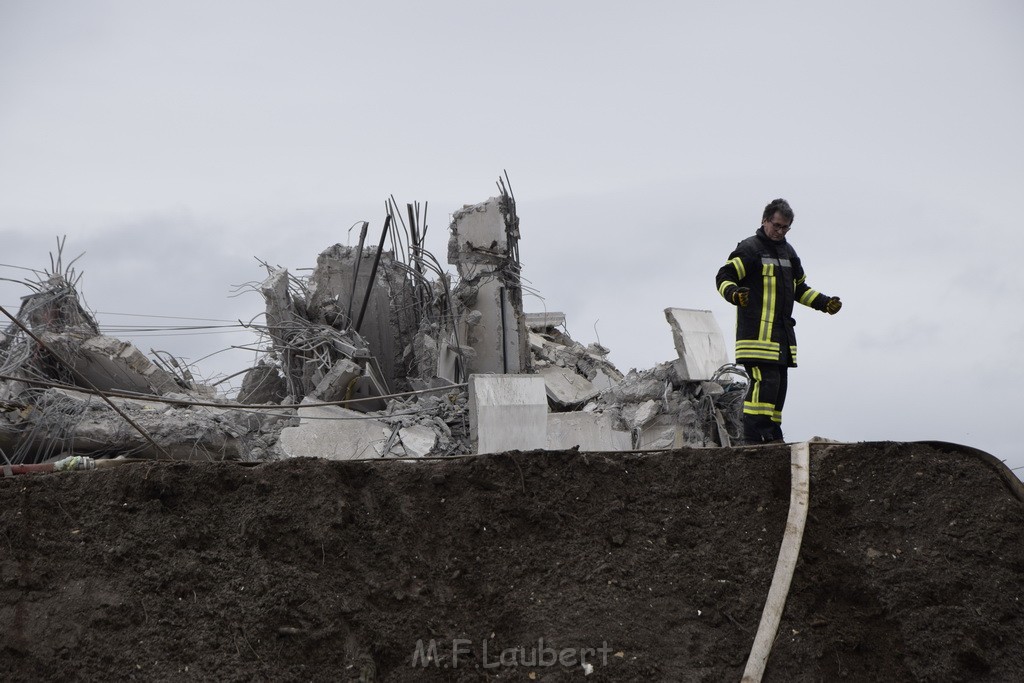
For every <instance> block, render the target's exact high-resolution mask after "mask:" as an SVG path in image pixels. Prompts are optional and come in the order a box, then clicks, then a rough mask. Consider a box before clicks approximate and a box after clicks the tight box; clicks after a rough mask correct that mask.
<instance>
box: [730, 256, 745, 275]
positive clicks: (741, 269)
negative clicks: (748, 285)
mask: <svg viewBox="0 0 1024 683" xmlns="http://www.w3.org/2000/svg"><path fill="white" fill-rule="evenodd" d="M729 263H731V264H732V267H733V268H735V269H736V277H738V278H739V279H741V280H742V279H743V278H745V277H746V276H747V269H746V267H745V266H744V265H743V259H741V258H740V257H739V256H737V257H736V258H733V259H729Z"/></svg>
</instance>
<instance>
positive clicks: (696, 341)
mask: <svg viewBox="0 0 1024 683" xmlns="http://www.w3.org/2000/svg"><path fill="white" fill-rule="evenodd" d="M665 319H666V320H668V324H669V326H671V328H672V340H673V342H674V343H675V347H676V351H677V352H678V353H679V358H680V359H682V360H683V363H682V369H683V371H684V372H685V375H684V376H683V379H692V380H705V379H711V378H712V377H714V375H715V371H716V370H718V369H719V368H721V367H722V366H723V365H726V364H728V363H729V353H728V351H727V350H726V347H725V337H724V336H723V335H722V328H721V327H719V326H718V322H717V321H716V320H715V316H714V314H713V313H712V312H711V311H704V310H695V309H690V308H666V309H665Z"/></svg>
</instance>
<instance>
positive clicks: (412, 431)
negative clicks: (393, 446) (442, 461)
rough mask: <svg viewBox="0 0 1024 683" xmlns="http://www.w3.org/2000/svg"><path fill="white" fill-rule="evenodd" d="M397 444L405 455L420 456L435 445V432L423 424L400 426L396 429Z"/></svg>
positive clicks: (424, 454)
mask: <svg viewBox="0 0 1024 683" xmlns="http://www.w3.org/2000/svg"><path fill="white" fill-rule="evenodd" d="M398 445H399V447H400V448H401V449H402V451H403V455H405V456H406V457H414V458H422V457H423V456H426V455H430V452H431V451H432V450H434V446H436V445H437V432H435V431H434V430H433V429H431V428H430V427H425V426H423V425H413V426H412V427H402V428H401V429H399V430H398Z"/></svg>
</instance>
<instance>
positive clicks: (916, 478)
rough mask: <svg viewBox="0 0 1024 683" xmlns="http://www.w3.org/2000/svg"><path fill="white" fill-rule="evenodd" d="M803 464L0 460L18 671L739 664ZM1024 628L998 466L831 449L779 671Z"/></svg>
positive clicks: (895, 671)
mask: <svg viewBox="0 0 1024 683" xmlns="http://www.w3.org/2000/svg"><path fill="white" fill-rule="evenodd" d="M789 470H790V467H789V450H788V448H786V447H784V446H779V447H772V448H762V449H707V450H683V451H675V452H668V453H660V454H623V455H605V454H602V455H596V454H579V453H573V452H567V453H510V454H504V455H494V456H482V457H478V458H464V459H454V460H448V461H431V462H414V463H408V462H383V461H381V462H369V463H362V462H361V463H353V462H350V463H339V462H326V461H315V460H294V461H287V462H278V463H267V464H262V465H258V466H243V465H241V464H237V463H236V464H229V463H219V464H192V463H169V464H164V463H152V464H133V465H124V466H120V467H112V468H108V469H103V470H96V471H90V472H77V473H66V474H49V475H25V476H16V477H10V478H6V479H0V632H2V634H3V640H2V642H0V678H2V679H3V680H8V681H15V680H38V679H50V680H57V679H61V680H65V679H71V680H129V679H133V678H134V679H137V680H147V681H152V680H182V681H185V680H196V681H207V680H225V681H249V680H268V681H269V680H273V681H291V680H294V681H308V680H313V681H338V680H344V681H356V680H365V681H413V680H417V681H418V680H439V681H442V680H443V681H477V680H539V681H563V680H565V681H568V680H582V679H584V678H586V680H588V681H632V680H635V681H651V680H656V681H658V680H660V681H701V680H706V681H723V680H736V681H738V680H739V679H740V677H741V674H742V671H743V666H744V663H745V660H746V657H747V654H748V652H749V650H750V646H751V643H752V642H753V637H754V633H755V631H756V630H757V625H758V620H759V618H760V612H761V608H762V606H763V603H764V599H765V596H766V595H767V592H768V587H769V584H770V582H771V578H772V573H773V571H774V566H775V560H776V555H777V553H778V549H779V544H780V541H781V538H782V533H783V529H784V526H785V521H786V513H787V509H788V506H789ZM1022 643H1024V503H1022V501H1021V500H1020V499H1018V498H1017V497H1016V496H1015V495H1014V492H1013V491H1012V490H1011V488H1010V487H1009V486H1008V485H1007V483H1006V482H1005V481H1004V480H1003V479H1002V478H1001V477H1000V476H999V475H998V473H997V472H996V471H995V470H994V469H993V467H992V466H991V465H990V464H988V463H986V462H985V461H984V460H982V459H979V458H976V457H973V456H970V455H968V454H965V453H963V452H958V451H956V450H955V449H947V448H942V447H939V446H934V445H931V446H930V445H924V444H893V443H874V444H858V445H847V446H815V447H814V451H813V452H812V468H811V508H810V512H809V517H808V523H807V529H806V532H805V536H804V540H803V547H802V550H801V554H800V560H799V563H798V565H797V569H796V575H795V578H794V580H793V584H792V588H791V592H790V595H789V599H788V601H787V605H786V611H785V614H784V616H783V620H782V624H781V627H780V630H779V636H778V638H777V640H776V643H775V647H774V649H773V651H772V655H771V658H770V659H769V663H768V667H767V671H766V675H765V680H768V681H820V680H829V681H831V680H843V679H845V680H914V679H917V680H941V681H955V680H971V681H975V680H993V681H1009V680H1021V679H1022V678H1024V645H1022ZM557 658H562V659H561V661H554V663H552V662H553V660H555V659H557ZM581 658H582V659H583V660H584V662H585V663H586V664H587V666H588V668H589V667H591V666H592V667H593V668H592V673H590V675H586V676H585V672H586V670H587V669H585V668H584V667H583V666H581V661H580V660H581Z"/></svg>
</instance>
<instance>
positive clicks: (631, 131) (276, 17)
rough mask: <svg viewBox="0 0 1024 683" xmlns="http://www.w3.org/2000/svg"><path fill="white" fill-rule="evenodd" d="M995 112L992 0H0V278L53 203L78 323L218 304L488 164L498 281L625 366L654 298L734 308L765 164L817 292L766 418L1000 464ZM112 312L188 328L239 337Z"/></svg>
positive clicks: (1003, 236)
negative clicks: (721, 286)
mask: <svg viewBox="0 0 1024 683" xmlns="http://www.w3.org/2000/svg"><path fill="white" fill-rule="evenodd" d="M1021 121H1024V4H1022V3H1020V2H1018V1H1016V0H1006V1H1002V2H999V1H984V0H982V1H972V2H949V1H943V0H938V1H934V0H929V1H909V2H877V1H874V0H869V1H860V2H856V3H821V2H811V1H807V2H765V3H760V2H758V3H755V2H717V3H704V2H680V1H676V2H635V3H629V4H628V6H627V3H611V2H594V1H590V2H582V1H580V2H551V1H548V2H528V1H527V2H518V3H512V4H509V3H500V4H499V3H492V2H481V1H479V0H477V1H475V2H468V1H467V2H450V1H445V0H440V1H437V2H431V3H414V2H402V3H396V2H386V1H385V2H376V3H362V2H360V3H356V2H340V1H339V2H311V1H302V0H298V1H295V0H293V1H289V2H284V1H281V2H259V1H245V2H241V1H239V2H229V1H220V2H206V1H204V2H192V1H187V0H175V2H170V3H169V2H155V1H145V0H134V1H131V2H129V1H127V0H124V1H121V2H113V1H100V0H90V1H82V0H76V1H48V0H24V1H21V0H0V249H2V251H0V263H3V264H5V265H4V266H3V267H0V277H6V278H22V277H25V276H26V275H27V273H25V272H24V271H19V270H16V269H13V268H11V267H10V266H12V265H13V266H32V267H37V268H41V267H43V266H45V265H47V264H48V255H47V254H48V252H49V251H52V250H54V248H55V245H56V236H58V235H67V247H66V249H65V259H70V258H72V257H74V256H77V255H79V254H81V253H82V252H85V255H84V256H83V257H82V258H81V259H80V260H79V261H78V262H77V263H76V267H77V269H78V270H79V271H82V272H84V274H85V275H84V279H83V281H82V290H83V293H84V295H85V298H86V301H87V303H88V305H89V306H90V307H91V308H92V309H93V310H96V311H99V312H100V315H99V316H98V317H99V319H100V321H101V323H102V324H104V325H105V326H113V325H126V324H131V325H138V324H149V323H152V322H161V321H157V320H147V319H145V318H130V317H127V316H123V315H114V314H148V315H168V316H188V317H206V318H223V319H229V320H233V319H239V318H241V319H245V320H248V319H251V318H253V317H254V316H256V315H257V314H258V313H260V312H261V311H262V308H263V305H262V299H261V298H260V297H259V295H257V294H254V293H251V292H249V293H243V294H241V295H240V296H234V297H233V296H232V293H233V291H234V290H233V286H234V285H240V284H243V283H246V282H253V281H258V280H260V279H261V278H262V275H263V272H262V271H261V269H260V268H259V265H258V263H257V262H256V260H255V258H254V257H258V258H261V259H264V260H267V261H269V262H271V263H274V264H279V265H283V266H287V267H289V268H290V269H291V270H293V271H295V270H297V269H300V268H309V267H312V266H313V265H314V263H315V259H316V255H317V254H318V253H319V252H320V251H321V250H323V249H324V248H326V247H328V246H330V245H331V244H334V243H336V242H342V243H354V241H355V240H356V237H357V235H356V234H355V233H354V232H353V233H350V232H349V227H350V226H351V225H352V224H353V223H355V222H356V221H361V220H369V221H371V224H372V225H373V226H374V228H375V229H377V230H379V227H380V225H381V224H382V222H383V217H384V210H383V204H384V200H385V199H386V198H387V197H388V196H389V195H391V194H394V196H395V198H396V199H397V200H398V201H399V202H400V203H402V204H404V203H405V202H411V201H421V202H422V201H426V202H429V213H428V223H429V224H430V226H431V228H430V231H431V232H430V237H429V238H428V246H430V247H431V248H432V250H433V251H434V252H435V254H437V255H438V256H439V257H440V258H442V259H443V258H444V255H445V243H446V238H447V226H448V222H449V216H450V214H451V213H452V212H453V211H454V210H455V209H456V208H458V207H459V206H461V205H462V204H466V203H476V202H478V201H482V200H484V199H486V198H487V197H489V196H493V195H494V194H495V193H496V188H495V185H494V182H495V180H496V179H497V177H498V175H499V174H500V173H501V172H502V170H504V169H507V170H508V173H509V175H510V177H511V180H512V186H513V190H514V192H515V195H516V198H517V200H518V204H519V212H520V216H521V219H522V233H523V241H522V243H521V255H522V259H523V262H524V272H525V275H526V277H527V278H528V279H529V280H530V283H531V285H532V286H533V287H534V288H536V289H537V290H538V291H539V293H540V294H541V295H542V296H543V297H544V301H540V300H538V299H534V300H533V301H532V302H530V303H528V308H530V309H532V310H542V309H543V308H544V307H545V306H546V307H547V308H548V309H550V310H561V311H565V312H566V314H567V315H568V327H569V331H570V333H571V334H572V335H573V337H574V338H576V339H577V340H578V341H581V342H583V343H589V342H591V341H595V340H597V339H598V338H599V339H600V341H601V342H602V343H603V344H605V345H606V346H608V347H610V348H611V349H612V355H611V358H612V360H613V362H615V363H616V364H617V365H618V367H619V368H620V369H621V370H623V371H627V370H629V369H630V368H631V367H637V368H641V369H642V368H648V367H650V366H652V365H654V364H655V363H658V362H661V361H665V360H670V359H671V358H673V357H674V356H675V352H674V349H673V346H672V337H671V333H670V331H669V328H668V325H667V324H666V323H665V321H664V315H663V313H662V311H663V309H664V308H666V307H668V306H679V307H686V308H703V309H711V310H712V311H714V313H715V315H716V316H717V318H718V320H719V323H720V324H721V325H722V327H723V330H724V331H725V333H726V336H727V338H728V339H731V334H732V330H733V324H734V320H733V311H732V309H731V307H730V306H729V305H727V304H726V303H725V302H724V301H722V300H721V299H720V298H718V295H717V292H716V291H715V286H714V275H715V272H716V271H717V269H718V267H719V266H720V265H721V263H723V262H724V260H725V258H726V256H727V255H728V253H729V251H730V250H731V249H732V248H733V247H734V246H735V244H736V242H738V241H739V240H740V239H742V238H744V237H746V236H748V235H749V234H752V233H753V231H754V229H756V227H757V225H758V223H759V220H760V213H761V209H762V208H763V206H764V205H765V204H766V203H767V202H768V201H769V200H771V199H773V198H775V197H779V196H781V197H785V198H787V199H789V200H790V202H791V203H792V204H793V207H794V209H795V211H796V214H797V217H796V222H795V224H794V227H793V230H792V232H791V233H790V235H789V238H790V241H791V242H792V244H793V245H794V246H795V247H796V249H797V250H798V252H799V253H800V255H801V257H802V259H803V261H804V264H805V268H806V270H807V272H808V281H809V283H810V284H811V285H812V286H814V287H815V288H816V289H819V290H821V291H824V292H826V293H828V294H836V295H839V296H841V297H842V298H843V301H844V303H845V306H844V308H843V310H842V312H841V313H840V314H839V315H837V316H835V317H829V316H825V315H822V314H820V313H818V312H816V311H812V310H810V309H806V308H802V307H800V308H799V310H798V311H797V320H798V326H797V332H798V335H799V342H800V367H799V368H798V369H796V370H794V371H793V373H792V374H791V376H790V380H791V382H790V387H791V388H790V396H789V399H788V401H787V405H786V411H785V423H784V427H785V430H786V435H787V437H788V438H790V439H803V438H808V437H810V436H813V435H821V436H827V437H831V438H836V439H842V440H851V441H864V440H886V439H891V440H918V439H936V440H946V441H954V442H958V443H963V444H967V445H971V446H975V447H978V448H981V449H983V450H987V451H989V452H990V453H993V454H994V455H996V456H998V457H1000V458H1002V459H1005V460H1007V462H1008V463H1009V464H1010V466H1011V467H1024V452H1022V450H1024V449H1021V447H1020V445H1019V443H1018V441H1017V435H1016V432H1015V430H1014V428H1013V427H1012V422H1013V420H1014V419H1016V418H1014V417H1013V415H1012V412H1011V410H1012V406H1013V405H1015V404H1016V399H1017V396H1016V390H1017V389H1018V388H1019V387H1021V386H1022V385H1024V371H1022V369H1021V367H1022V364H1021V361H1020V359H1019V358H1018V356H1017V355H1016V354H1014V353H1013V352H1012V349H1014V348H1016V349H1018V353H1019V349H1020V347H1021V343H1020V340H1021V339H1024V318H1022V316H1021V312H1022V310H1024V305H1022V303H1021V302H1022V301H1024V285H1022V280H1021V276H1020V274H1019V272H1018V271H1019V265H1018V264H1017V263H1016V261H1017V260H1019V257H1018V255H1019V254H1020V253H1022V252H1024V238H1022V234H1021V230H1020V226H1019V225H1016V224H1015V223H1016V222H1017V216H1016V210H1017V206H1016V203H1017V202H1019V201H1020V200H1021V197H1022V195H1024V193H1022V191H1021V190H1022V189H1024V126H1022V125H1021ZM25 293H26V292H25V290H24V289H23V288H19V287H17V286H14V285H11V284H9V283H3V282H0V303H3V304H4V305H5V306H7V307H9V308H16V307H17V303H18V297H19V296H22V295H23V294H25ZM162 322H163V323H167V322H168V321H162ZM183 322H184V321H183ZM112 334H115V336H121V337H122V338H126V339H131V340H132V341H134V342H135V343H136V344H137V345H138V346H139V347H140V348H142V349H143V350H144V351H148V350H149V349H150V348H156V349H162V350H166V351H169V352H171V353H174V354H176V355H180V356H184V357H186V358H188V359H190V360H192V361H195V360H198V359H200V358H202V357H203V356H205V355H207V354H210V353H214V352H216V351H218V350H220V349H223V348H225V347H226V346H228V345H230V344H244V343H246V342H249V341H251V340H252V337H251V335H249V334H247V333H244V332H243V333H233V334H229V335H201V336H129V335H124V334H118V333H117V332H116V329H112ZM1014 339H1017V340H1018V341H1017V342H1014ZM730 348H731V342H730ZM251 358H252V354H250V353H245V352H234V353H218V354H216V355H213V356H211V357H210V358H207V359H205V360H203V361H200V363H199V366H200V368H201V369H203V370H204V372H205V374H207V375H214V374H216V373H228V372H232V371H234V370H237V369H241V368H243V367H244V366H245V364H246V363H248V362H249V361H250V360H251ZM1022 472H1024V470H1021V469H1018V470H1017V473H1018V475H1020V474H1021V473H1022Z"/></svg>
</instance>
